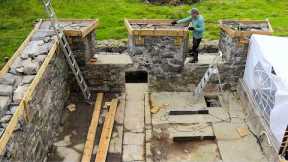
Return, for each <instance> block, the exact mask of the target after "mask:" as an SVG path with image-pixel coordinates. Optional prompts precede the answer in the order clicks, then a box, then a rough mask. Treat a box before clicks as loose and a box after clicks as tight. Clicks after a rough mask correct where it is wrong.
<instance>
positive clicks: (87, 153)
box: [81, 93, 103, 162]
mask: <svg viewBox="0 0 288 162" xmlns="http://www.w3.org/2000/svg"><path fill="white" fill-rule="evenodd" d="M102 101H103V93H97V98H96V103H95V108H94V111H93V115H92V120H91V123H90V126H89V130H88V134H87V140H86V143H85V147H84V152H83V155H82V160H81V161H82V162H90V160H91V155H92V152H93V148H94V141H95V136H96V132H97V127H98V121H99V117H100V112H101V107H102Z"/></svg>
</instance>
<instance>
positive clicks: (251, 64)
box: [244, 35, 288, 147]
mask: <svg viewBox="0 0 288 162" xmlns="http://www.w3.org/2000/svg"><path fill="white" fill-rule="evenodd" d="M244 81H245V83H246V85H247V86H248V88H249V90H250V91H251V94H253V96H254V99H255V101H256V103H257V104H258V107H259V108H260V109H261V111H262V112H263V113H264V116H265V118H266V121H267V122H268V124H269V125H270V129H271V131H272V133H273V135H274V136H275V138H276V139H277V146H278V147H279V146H280V143H281V142H282V139H283V135H284V131H285V130H286V127H287V125H288V38H284V37H275V36H265V35H253V36H252V37H251V39H250V46H249V52H248V57H247V62H246V68H245V74H244Z"/></svg>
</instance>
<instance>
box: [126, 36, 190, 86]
mask: <svg viewBox="0 0 288 162" xmlns="http://www.w3.org/2000/svg"><path fill="white" fill-rule="evenodd" d="M137 39H138V38H137V36H132V35H130V36H129V40H128V51H129V55H130V56H131V57H132V60H133V63H134V66H133V67H132V68H130V69H128V71H129V70H130V71H135V70H140V71H147V72H148V74H149V78H148V82H149V87H150V90H156V89H161V90H170V91H173V90H175V89H174V88H173V87H170V88H168V87H167V86H166V84H169V83H171V84H173V81H172V79H173V77H175V76H177V75H178V74H179V73H180V72H181V71H182V70H183V68H184V59H185V55H186V52H187V50H188V39H183V41H182V42H181V43H180V44H178V45H177V44H176V37H169V36H163V37H160V36H158V37H150V36H145V37H143V38H142V39H144V44H143V45H137V44H135V42H136V41H137ZM157 82H166V84H158V83H157ZM155 84H157V85H155ZM156 87H157V88H156ZM154 88H155V89H154Z"/></svg>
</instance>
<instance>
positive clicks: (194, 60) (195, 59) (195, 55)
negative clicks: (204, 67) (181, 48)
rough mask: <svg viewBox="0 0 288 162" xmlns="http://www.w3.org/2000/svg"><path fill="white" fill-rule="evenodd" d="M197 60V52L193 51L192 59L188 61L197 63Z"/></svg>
mask: <svg viewBox="0 0 288 162" xmlns="http://www.w3.org/2000/svg"><path fill="white" fill-rule="evenodd" d="M197 62H198V52H193V60H191V61H190V63H197Z"/></svg>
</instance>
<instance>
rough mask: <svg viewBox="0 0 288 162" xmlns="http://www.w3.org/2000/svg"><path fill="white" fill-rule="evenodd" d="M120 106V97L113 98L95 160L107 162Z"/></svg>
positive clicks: (96, 161)
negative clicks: (116, 115) (115, 119)
mask: <svg viewBox="0 0 288 162" xmlns="http://www.w3.org/2000/svg"><path fill="white" fill-rule="evenodd" d="M117 106H118V99H113V100H112V102H111V106H110V109H109V112H108V113H107V115H106V116H105V121H104V126H103V129H102V134H101V138H100V142H99V148H98V150H97V154H96V159H95V162H105V161H106V156H107V152H108V148H109V143H110V138H111V134H112V130H113V124H114V118H115V114H116V110H117Z"/></svg>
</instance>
